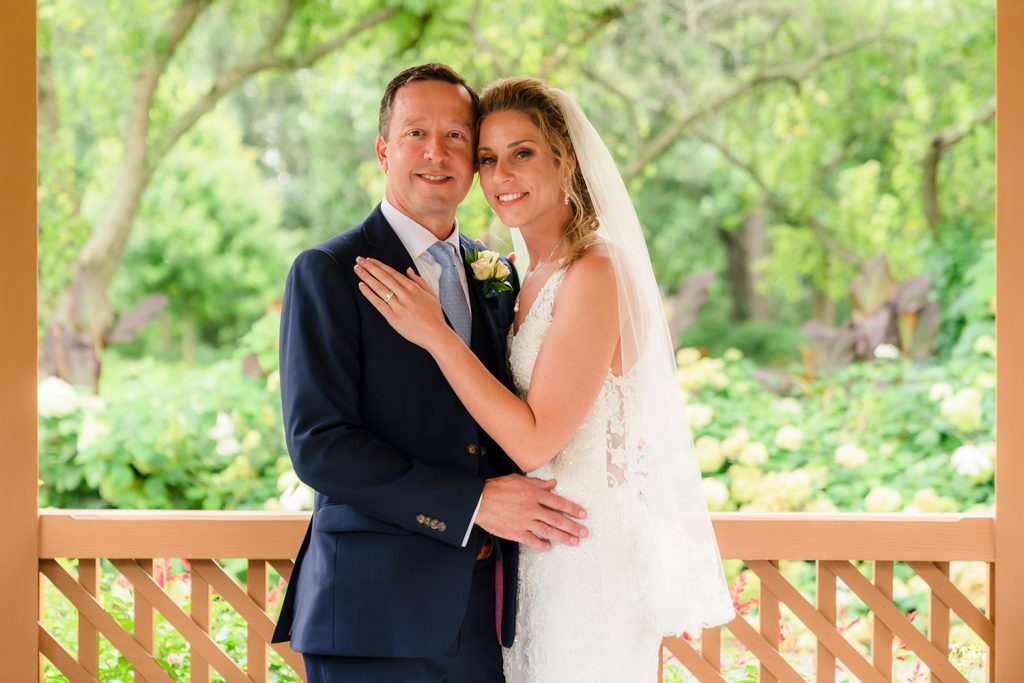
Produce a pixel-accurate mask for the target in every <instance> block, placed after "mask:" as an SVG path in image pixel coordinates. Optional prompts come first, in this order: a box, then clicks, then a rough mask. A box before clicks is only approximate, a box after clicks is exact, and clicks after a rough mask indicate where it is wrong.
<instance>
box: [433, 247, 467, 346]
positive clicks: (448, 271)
mask: <svg viewBox="0 0 1024 683" xmlns="http://www.w3.org/2000/svg"><path fill="white" fill-rule="evenodd" d="M427 251H428V252H430V255H431V256H433V257H434V260H435V261H437V263H438V265H440V266H441V281H440V282H439V283H438V287H437V296H438V298H440V299H441V309H442V310H444V314H445V315H446V316H448V320H449V322H451V324H452V327H454V328H455V332H456V334H458V335H459V337H460V338H461V339H462V341H464V342H465V343H466V346H469V342H470V339H471V333H472V318H471V316H470V312H469V304H467V303H466V294H465V292H464V291H463V289H462V282H461V281H460V280H459V271H458V270H457V269H458V267H459V263H458V261H457V260H456V257H455V246H454V245H452V244H451V243H449V242H434V243H433V244H432V245H430V248H429V249H427Z"/></svg>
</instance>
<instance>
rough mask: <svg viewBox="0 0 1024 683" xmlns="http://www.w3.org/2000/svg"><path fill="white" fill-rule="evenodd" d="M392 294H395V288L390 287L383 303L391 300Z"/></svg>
mask: <svg viewBox="0 0 1024 683" xmlns="http://www.w3.org/2000/svg"><path fill="white" fill-rule="evenodd" d="M394 295H395V290H393V289H392V290H391V291H390V292H388V293H387V294H386V295H385V296H384V303H387V302H389V301H391V297H393V296H394Z"/></svg>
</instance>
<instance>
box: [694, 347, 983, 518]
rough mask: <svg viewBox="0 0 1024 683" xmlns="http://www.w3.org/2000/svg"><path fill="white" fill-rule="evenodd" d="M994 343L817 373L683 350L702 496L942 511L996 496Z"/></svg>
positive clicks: (778, 504) (724, 502) (732, 503)
mask: <svg viewBox="0 0 1024 683" xmlns="http://www.w3.org/2000/svg"><path fill="white" fill-rule="evenodd" d="M994 353H995V348H994V342H993V341H992V338H991V337H980V338H979V340H978V342H977V343H976V344H975V345H974V349H973V350H972V352H971V353H970V354H969V355H966V356H963V357H956V358H952V359H950V360H948V361H943V362H938V361H935V362H932V363H929V364H924V365H921V364H916V363H913V362H910V361H903V360H885V359H879V360H875V361H871V362H865V363H857V364H854V365H851V366H849V367H847V368H844V369H842V370H840V371H836V372H834V373H832V374H830V375H827V376H820V377H816V378H807V377H801V376H799V375H794V374H789V373H783V372H781V371H779V372H775V371H765V370H759V369H757V368H756V367H755V366H754V365H753V364H752V363H750V362H749V361H748V360H747V359H745V358H744V357H743V355H742V353H741V352H739V351H737V350H731V351H727V352H726V353H725V354H723V357H722V358H709V357H701V353H700V352H699V351H697V350H696V349H683V350H681V351H680V352H679V354H678V360H679V371H678V373H679V380H680V383H681V385H682V386H683V388H684V389H685V390H686V391H687V392H688V393H689V398H688V406H687V411H688V418H689V420H690V424H691V426H692V428H693V430H694V436H695V438H696V441H695V448H696V451H697V456H698V458H699V460H700V462H701V468H702V470H703V472H704V475H705V487H706V490H707V493H708V499H709V503H710V504H711V505H712V507H714V508H715V509H719V510H748V511H757V510H768V511H790V510H808V511H819V512H825V511H832V510H843V511H857V510H868V511H875V512H893V511H899V510H908V511H915V510H916V511H921V512H940V511H963V510H972V509H985V508H986V506H989V505H990V504H991V503H992V501H993V492H994V489H993V472H994V458H995V443H994V442H995V430H994V424H995V390H994V384H995V358H994Z"/></svg>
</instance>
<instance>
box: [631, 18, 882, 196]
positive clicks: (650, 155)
mask: <svg viewBox="0 0 1024 683" xmlns="http://www.w3.org/2000/svg"><path fill="white" fill-rule="evenodd" d="M881 32H882V28H881V26H879V27H877V28H875V29H874V30H873V31H871V32H870V33H867V34H865V35H863V36H861V37H859V38H856V39H854V40H851V41H849V42H846V43H840V44H838V45H833V46H831V47H829V48H826V49H822V50H819V51H818V52H817V53H816V54H815V55H814V56H813V57H811V58H810V59H807V60H804V61H803V62H797V63H793V64H783V65H779V66H774V67H768V68H766V69H764V70H763V71H761V72H760V73H758V74H755V75H754V76H752V77H750V78H748V79H747V80H746V81H744V82H741V83H739V84H737V85H736V86H734V87H733V88H731V89H730V90H728V91H726V92H724V93H722V94H720V95H719V96H718V97H716V98H714V99H712V100H711V101H710V102H708V103H707V104H705V105H704V106H702V107H700V108H698V109H696V110H693V111H691V112H690V113H688V114H685V115H684V116H681V117H680V118H679V119H677V120H676V121H675V122H673V123H672V124H670V125H669V126H667V127H666V128H665V129H664V130H662V131H661V133H659V134H658V135H657V136H655V137H654V138H652V139H651V141H650V143H649V144H648V145H646V146H644V147H643V148H642V149H641V150H640V152H639V153H638V154H637V157H636V158H635V159H634V160H633V162H632V163H631V164H629V165H628V166H626V167H625V168H624V169H623V171H622V177H623V178H625V179H626V181H627V182H628V181H629V180H631V179H632V178H634V177H636V176H637V175H638V174H639V173H640V172H642V171H643V169H644V167H645V166H646V165H647V164H649V163H651V162H652V161H654V160H655V159H657V158H658V157H660V156H661V155H662V154H664V153H665V152H667V151H668V150H669V149H670V148H671V147H672V146H673V145H674V144H675V143H676V142H677V141H678V140H679V138H680V136H681V135H682V134H683V133H684V132H685V131H686V130H687V129H688V128H690V127H691V126H692V125H693V124H694V123H696V122H698V121H700V120H701V119H703V118H706V117H708V116H711V115H713V114H716V113H717V112H719V111H720V110H721V109H723V108H725V107H726V106H727V105H729V104H731V103H732V102H734V101H735V100H737V99H739V98H740V97H743V96H744V95H746V94H747V93H749V92H751V91H753V90H755V89H757V88H759V87H761V86H764V85H768V84H771V83H775V82H777V81H791V82H799V81H801V80H803V79H804V78H806V77H807V76H808V75H809V74H811V73H812V72H813V71H814V70H815V69H816V68H818V67H819V66H820V65H821V64H822V63H824V62H826V61H830V60H833V59H836V58H838V57H842V56H843V55H846V54H848V53H850V52H853V51H855V50H858V49H860V48H862V47H864V46H865V45H869V44H871V43H872V42H874V41H876V40H878V39H879V37H880V36H881Z"/></svg>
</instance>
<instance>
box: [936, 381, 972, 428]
mask: <svg viewBox="0 0 1024 683" xmlns="http://www.w3.org/2000/svg"><path fill="white" fill-rule="evenodd" d="M939 412H940V413H941V414H942V417H943V418H945V419H946V420H948V421H949V422H950V423H951V424H952V425H953V426H954V427H956V428H957V429H960V430H962V431H965V432H972V431H974V430H976V429H978V428H979V427H981V392H980V391H978V390H977V389H975V388H974V387H967V388H966V389H961V390H960V391H958V392H956V393H955V394H953V395H952V396H949V397H948V398H946V399H943V401H942V405H941V406H940V407H939Z"/></svg>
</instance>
